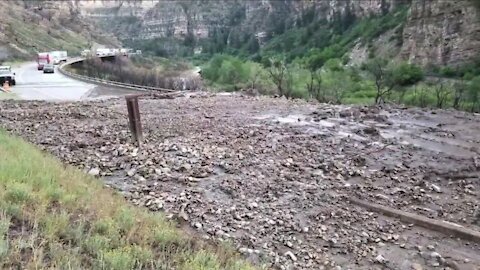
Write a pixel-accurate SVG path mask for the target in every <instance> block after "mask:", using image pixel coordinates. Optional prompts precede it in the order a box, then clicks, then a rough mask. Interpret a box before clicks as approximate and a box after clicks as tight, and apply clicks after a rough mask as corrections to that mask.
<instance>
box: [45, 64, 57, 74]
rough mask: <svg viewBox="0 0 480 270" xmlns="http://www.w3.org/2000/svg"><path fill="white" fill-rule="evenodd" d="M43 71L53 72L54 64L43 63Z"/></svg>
mask: <svg viewBox="0 0 480 270" xmlns="http://www.w3.org/2000/svg"><path fill="white" fill-rule="evenodd" d="M43 73H55V66H54V65H53V64H45V65H43Z"/></svg>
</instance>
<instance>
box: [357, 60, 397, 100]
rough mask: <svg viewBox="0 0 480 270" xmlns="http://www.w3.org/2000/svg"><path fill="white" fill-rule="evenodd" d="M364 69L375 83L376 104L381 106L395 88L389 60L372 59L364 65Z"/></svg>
mask: <svg viewBox="0 0 480 270" xmlns="http://www.w3.org/2000/svg"><path fill="white" fill-rule="evenodd" d="M364 68H365V70H366V71H368V73H370V75H371V76H372V77H373V80H374V81H375V88H376V95H375V104H379V103H380V102H381V101H384V97H385V95H387V94H389V93H390V92H391V91H392V89H393V88H394V87H395V84H394V83H393V82H394V81H393V80H392V70H391V68H390V67H389V66H388V62H387V60H385V59H383V58H373V59H371V60H370V61H368V62H367V63H366V64H365V65H364Z"/></svg>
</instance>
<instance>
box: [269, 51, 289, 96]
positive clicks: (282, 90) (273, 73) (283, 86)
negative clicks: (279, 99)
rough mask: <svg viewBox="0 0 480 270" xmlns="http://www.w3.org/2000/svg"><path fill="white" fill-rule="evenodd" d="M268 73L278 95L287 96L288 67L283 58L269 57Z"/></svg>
mask: <svg viewBox="0 0 480 270" xmlns="http://www.w3.org/2000/svg"><path fill="white" fill-rule="evenodd" d="M268 73H269V74H270V78H271V79H272V81H273V83H274V84H275V86H276V87H277V90H278V94H279V95H280V96H286V97H288V90H289V89H288V76H289V74H288V68H287V65H286V64H285V60H284V59H277V58H271V59H270V67H269V68H268Z"/></svg>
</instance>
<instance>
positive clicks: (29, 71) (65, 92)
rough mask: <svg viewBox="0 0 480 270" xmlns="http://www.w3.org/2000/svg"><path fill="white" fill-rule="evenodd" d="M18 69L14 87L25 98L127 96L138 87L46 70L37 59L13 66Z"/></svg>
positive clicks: (54, 98)
mask: <svg viewBox="0 0 480 270" xmlns="http://www.w3.org/2000/svg"><path fill="white" fill-rule="evenodd" d="M12 70H13V71H14V72H15V73H16V81H17V85H15V86H12V87H11V91H12V93H14V94H15V95H16V96H17V97H18V98H20V99H24V100H46V101H79V100H86V99H99V98H100V99H101V98H108V97H115V96H123V95H127V94H132V93H135V91H131V90H125V89H119V88H108V87H103V86H97V85H95V84H90V83H85V82H81V81H77V80H74V79H71V78H68V77H66V76H64V75H62V74H60V72H58V70H57V66H56V67H55V73H47V74H44V73H43V71H41V70H37V64H36V63H35V62H28V63H24V64H21V65H19V66H16V67H12Z"/></svg>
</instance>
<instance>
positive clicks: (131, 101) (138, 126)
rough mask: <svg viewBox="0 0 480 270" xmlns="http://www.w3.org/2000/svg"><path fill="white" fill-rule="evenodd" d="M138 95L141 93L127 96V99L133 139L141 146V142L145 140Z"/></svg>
mask: <svg viewBox="0 0 480 270" xmlns="http://www.w3.org/2000/svg"><path fill="white" fill-rule="evenodd" d="M138 96H139V95H129V96H126V97H125V100H126V101H127V111H128V122H129V126H130V132H131V133H132V139H133V141H134V142H136V143H137V144H138V146H139V147H140V144H141V143H142V140H143V132H142V123H141V122H140V110H139V107H138Z"/></svg>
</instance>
